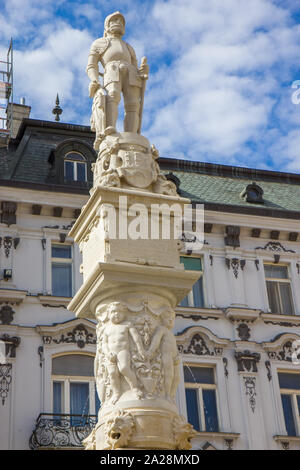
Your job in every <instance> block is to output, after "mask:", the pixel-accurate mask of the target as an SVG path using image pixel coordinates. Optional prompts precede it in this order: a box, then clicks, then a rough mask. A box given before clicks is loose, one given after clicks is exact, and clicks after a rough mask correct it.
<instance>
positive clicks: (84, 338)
mask: <svg viewBox="0 0 300 470" xmlns="http://www.w3.org/2000/svg"><path fill="white" fill-rule="evenodd" d="M53 343H55V344H60V343H75V344H77V346H78V348H80V349H83V348H84V347H85V346H86V345H87V344H96V338H95V336H94V334H93V333H89V332H88V330H87V329H86V328H85V326H84V325H82V324H80V325H78V326H76V327H75V328H74V329H73V330H72V331H70V332H69V333H67V335H66V336H65V335H64V334H62V335H61V336H60V338H58V339H55V338H53Z"/></svg>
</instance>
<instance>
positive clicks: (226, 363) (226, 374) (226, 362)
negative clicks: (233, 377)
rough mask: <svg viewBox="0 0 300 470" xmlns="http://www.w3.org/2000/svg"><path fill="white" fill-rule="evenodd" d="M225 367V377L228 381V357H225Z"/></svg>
mask: <svg viewBox="0 0 300 470" xmlns="http://www.w3.org/2000/svg"><path fill="white" fill-rule="evenodd" d="M223 365H224V375H225V377H226V379H228V376H229V372H228V359H227V357H223Z"/></svg>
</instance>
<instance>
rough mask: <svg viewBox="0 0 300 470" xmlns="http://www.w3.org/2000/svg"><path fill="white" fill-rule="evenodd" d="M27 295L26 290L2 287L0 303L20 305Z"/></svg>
mask: <svg viewBox="0 0 300 470" xmlns="http://www.w3.org/2000/svg"><path fill="white" fill-rule="evenodd" d="M26 295H27V291H26V290H18V289H2V288H0V305H1V304H11V305H19V304H20V303H21V302H23V300H24V299H25V297H26Z"/></svg>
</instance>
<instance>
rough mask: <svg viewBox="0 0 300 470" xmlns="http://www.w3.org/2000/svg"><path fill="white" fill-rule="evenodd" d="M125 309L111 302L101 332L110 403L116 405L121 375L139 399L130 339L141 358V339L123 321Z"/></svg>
mask: <svg viewBox="0 0 300 470" xmlns="http://www.w3.org/2000/svg"><path fill="white" fill-rule="evenodd" d="M127 312H128V310H127V307H126V305H125V304H123V303H122V302H113V303H111V304H110V305H109V307H108V311H107V313H108V323H107V325H106V326H105V329H104V331H103V339H102V350H103V353H104V355H105V360H106V368H107V371H108V375H109V377H110V385H111V388H112V392H113V395H112V402H113V403H116V401H117V400H118V399H119V397H120V395H121V383H120V378H121V377H120V376H121V375H122V376H123V377H124V378H125V380H126V381H127V383H128V384H129V386H130V388H131V390H132V391H133V392H134V393H135V394H136V395H137V397H138V398H139V397H140V396H141V393H140V391H139V390H138V383H137V378H136V375H135V373H134V371H133V370H132V369H131V354H130V337H131V338H132V340H133V341H134V343H135V345H136V346H137V349H138V352H139V354H140V355H141V357H142V358H143V357H144V350H143V344H142V341H141V338H140V336H139V334H138V332H137V330H136V329H135V328H134V327H133V326H132V324H131V322H130V321H126V322H125V321H124V320H125V318H126V315H127Z"/></svg>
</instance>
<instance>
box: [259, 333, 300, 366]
mask: <svg viewBox="0 0 300 470" xmlns="http://www.w3.org/2000/svg"><path fill="white" fill-rule="evenodd" d="M262 347H263V348H264V350H265V351H266V352H267V354H268V356H269V359H270V360H273V361H286V362H293V361H297V362H298V361H299V360H300V335H298V334H296V333H284V334H281V335H278V336H276V337H275V338H274V339H273V341H270V342H268V343H262Z"/></svg>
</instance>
